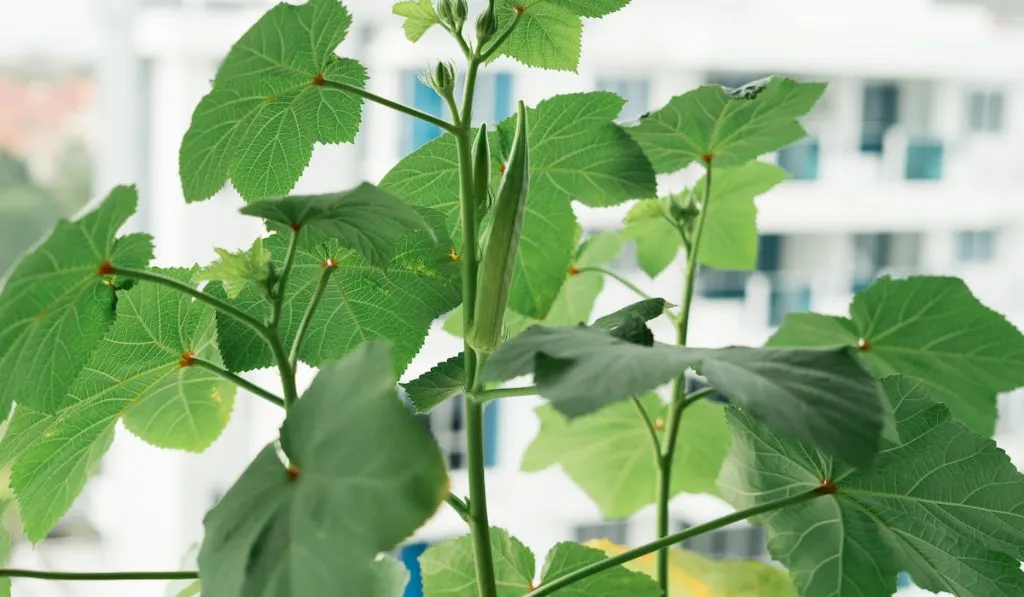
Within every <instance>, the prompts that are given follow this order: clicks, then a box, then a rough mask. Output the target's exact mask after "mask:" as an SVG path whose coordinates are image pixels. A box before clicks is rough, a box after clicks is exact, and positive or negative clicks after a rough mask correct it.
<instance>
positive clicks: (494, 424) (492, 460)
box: [484, 400, 499, 468]
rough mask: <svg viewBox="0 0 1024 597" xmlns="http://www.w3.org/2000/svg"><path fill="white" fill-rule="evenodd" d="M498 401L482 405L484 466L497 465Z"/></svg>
mask: <svg viewBox="0 0 1024 597" xmlns="http://www.w3.org/2000/svg"><path fill="white" fill-rule="evenodd" d="M498 404H499V403H498V401H497V400H492V401H491V402H488V403H487V404H485V405H484V466H485V467H488V468H490V467H493V466H497V465H498Z"/></svg>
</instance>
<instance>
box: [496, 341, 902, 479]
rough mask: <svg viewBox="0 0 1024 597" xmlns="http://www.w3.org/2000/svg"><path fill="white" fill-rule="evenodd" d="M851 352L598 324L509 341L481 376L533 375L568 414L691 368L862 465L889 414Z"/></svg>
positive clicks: (736, 399)
mask: <svg viewBox="0 0 1024 597" xmlns="http://www.w3.org/2000/svg"><path fill="white" fill-rule="evenodd" d="M851 352H852V351H851V350H850V349H847V348H838V349H829V350H821V349H763V348H762V349H759V348H741V347H730V348H721V349H698V348H687V347H679V346H669V345H665V344H657V343H656V344H654V345H653V346H642V345H639V344H632V343H629V342H626V341H624V340H621V339H619V338H615V337H614V336H612V335H610V334H608V333H606V332H604V331H602V330H596V329H593V328H586V327H575V328H547V327H543V326H534V327H531V328H530V329H528V330H526V331H525V332H523V333H522V334H520V335H519V336H517V337H516V338H513V339H512V340H510V341H509V342H507V343H505V344H504V345H502V346H501V347H500V348H499V349H498V350H497V351H496V352H495V353H494V354H493V355H491V357H490V359H488V361H487V363H486V365H485V366H484V370H483V380H484V381H503V380H507V379H512V378H514V377H518V376H520V375H526V374H529V373H533V376H534V382H535V383H536V385H537V393H538V394H540V395H541V396H543V397H545V398H547V399H548V400H550V401H551V403H552V405H553V406H554V407H555V408H556V409H557V410H558V411H559V412H560V413H562V414H563V415H565V416H566V417H568V418H570V419H571V418H574V417H578V416H581V415H585V414H587V413H590V412H593V411H595V410H598V409H600V408H601V407H603V406H605V405H608V404H611V403H613V402H617V401H621V400H626V399H628V398H630V397H631V396H636V395H639V394H642V393H644V392H646V391H649V390H653V389H655V388H657V387H659V386H661V385H663V384H665V383H668V382H669V381H671V380H672V379H674V378H676V377H678V376H679V375H681V374H683V373H684V372H685V371H686V370H687V369H689V368H694V369H696V370H697V371H699V372H700V373H701V374H702V375H704V376H705V377H706V378H707V379H708V381H709V382H710V383H711V385H712V386H713V387H714V388H715V389H717V390H718V391H719V392H720V393H721V394H722V395H724V396H725V397H726V398H728V399H729V401H730V403H731V404H736V405H738V406H739V407H740V408H743V409H744V411H745V412H747V413H748V414H750V415H751V416H754V417H756V418H758V419H759V420H763V421H765V422H766V423H767V424H769V425H771V426H772V427H774V428H776V429H778V430H780V431H783V432H785V433H788V434H791V435H793V436H794V437H798V438H801V439H804V440H806V441H809V442H811V443H813V444H815V445H817V446H820V447H821V448H822V449H823V450H825V451H827V452H829V453H830V454H834V455H837V456H839V457H840V458H843V459H844V460H846V461H848V462H851V463H853V464H856V465H867V464H869V463H870V462H871V459H872V458H873V457H874V454H875V453H876V452H877V451H878V447H879V443H880V438H881V434H882V429H883V426H884V424H885V421H886V419H887V414H888V413H887V411H886V409H885V408H884V405H883V403H882V398H881V395H880V389H879V386H878V382H877V381H875V380H874V379H873V378H872V377H871V376H870V375H869V374H868V372H867V371H865V370H864V369H863V367H861V365H860V364H859V363H858V361H857V359H856V357H855V356H853V354H851Z"/></svg>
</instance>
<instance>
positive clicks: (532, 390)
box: [473, 386, 537, 402]
mask: <svg viewBox="0 0 1024 597" xmlns="http://www.w3.org/2000/svg"><path fill="white" fill-rule="evenodd" d="M536 395H537V386H527V387H524V388H496V389H493V390H480V391H478V392H476V393H474V394H473V398H475V399H476V401H477V402H490V401H491V400H498V399H499V398H518V397H520V396H536Z"/></svg>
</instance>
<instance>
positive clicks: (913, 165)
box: [905, 139, 943, 180]
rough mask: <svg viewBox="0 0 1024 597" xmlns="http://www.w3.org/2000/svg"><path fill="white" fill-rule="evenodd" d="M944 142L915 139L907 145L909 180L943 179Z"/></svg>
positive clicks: (907, 175)
mask: <svg viewBox="0 0 1024 597" xmlns="http://www.w3.org/2000/svg"><path fill="white" fill-rule="evenodd" d="M942 149H943V148H942V142H941V141H937V140H933V139H913V140H911V141H910V143H909V144H908V145H907V166H906V173H905V176H906V178H907V180H941V179H942V153H943V150H942Z"/></svg>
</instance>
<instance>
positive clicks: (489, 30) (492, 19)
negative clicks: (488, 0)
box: [476, 6, 498, 46]
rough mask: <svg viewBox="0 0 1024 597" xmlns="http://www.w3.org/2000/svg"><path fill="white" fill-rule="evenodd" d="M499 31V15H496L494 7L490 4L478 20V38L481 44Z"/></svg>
mask: <svg viewBox="0 0 1024 597" xmlns="http://www.w3.org/2000/svg"><path fill="white" fill-rule="evenodd" d="M497 32H498V17H496V16H495V15H494V7H492V6H488V7H487V8H486V9H485V10H484V11H483V12H482V13H480V16H479V17H478V18H477V20H476V39H477V43H479V44H480V45H481V46H482V45H484V44H485V43H487V42H488V41H489V40H490V39H491V38H492V37H494V34H495V33H497Z"/></svg>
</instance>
